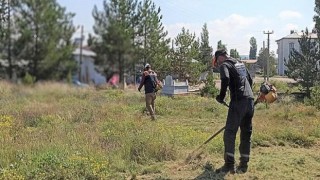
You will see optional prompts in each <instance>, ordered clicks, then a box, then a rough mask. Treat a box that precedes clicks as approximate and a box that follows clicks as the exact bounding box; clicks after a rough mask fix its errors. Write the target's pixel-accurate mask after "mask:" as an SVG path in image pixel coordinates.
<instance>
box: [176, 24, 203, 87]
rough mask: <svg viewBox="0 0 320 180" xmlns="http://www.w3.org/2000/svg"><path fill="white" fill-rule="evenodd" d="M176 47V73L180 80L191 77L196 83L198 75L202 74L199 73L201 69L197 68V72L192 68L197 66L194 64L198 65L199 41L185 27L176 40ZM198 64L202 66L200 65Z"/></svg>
mask: <svg viewBox="0 0 320 180" xmlns="http://www.w3.org/2000/svg"><path fill="white" fill-rule="evenodd" d="M175 46H176V49H175V51H174V57H173V61H172V67H173V71H174V73H176V74H177V75H178V78H179V79H189V78H190V77H191V78H192V81H195V79H197V78H198V77H195V76H196V74H200V73H199V72H198V71H199V70H201V68H196V70H195V69H192V68H191V67H192V66H195V64H193V63H197V59H196V58H198V57H199V41H198V40H197V39H196V35H195V34H194V33H190V32H189V30H186V29H185V28H184V27H183V28H182V30H181V32H180V33H179V34H178V35H177V37H176V38H175ZM194 60H196V61H194ZM198 64H199V66H201V64H200V63H198ZM200 72H201V71H200Z"/></svg>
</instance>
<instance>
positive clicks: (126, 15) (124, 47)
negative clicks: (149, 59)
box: [93, 0, 138, 82]
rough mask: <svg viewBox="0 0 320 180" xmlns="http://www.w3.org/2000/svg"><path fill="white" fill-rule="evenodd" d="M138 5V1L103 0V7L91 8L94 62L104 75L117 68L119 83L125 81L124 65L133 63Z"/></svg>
mask: <svg viewBox="0 0 320 180" xmlns="http://www.w3.org/2000/svg"><path fill="white" fill-rule="evenodd" d="M137 6H138V1H137V0H110V1H107V0H104V1H103V10H101V11H99V10H98V8H97V7H96V6H95V7H94V10H93V17H94V20H95V25H94V32H95V34H96V36H97V39H96V42H95V45H94V46H93V47H94V50H95V51H96V52H97V54H98V59H97V62H96V63H97V64H98V65H101V66H103V68H104V71H105V73H106V74H107V73H108V71H113V72H117V71H118V72H119V75H120V82H123V81H124V73H125V72H127V69H126V68H127V67H130V66H131V65H132V64H133V63H134V53H135V48H134V41H135V35H136V34H135V32H136V30H137V28H138V27H137V25H136V22H137V17H138V14H137Z"/></svg>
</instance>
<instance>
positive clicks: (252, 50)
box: [249, 37, 257, 59]
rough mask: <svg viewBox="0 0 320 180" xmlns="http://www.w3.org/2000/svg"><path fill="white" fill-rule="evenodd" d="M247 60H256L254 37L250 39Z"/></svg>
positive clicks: (255, 41)
mask: <svg viewBox="0 0 320 180" xmlns="http://www.w3.org/2000/svg"><path fill="white" fill-rule="evenodd" d="M249 59H257V40H256V38H254V37H251V38H250V52H249Z"/></svg>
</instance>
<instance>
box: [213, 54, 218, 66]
mask: <svg viewBox="0 0 320 180" xmlns="http://www.w3.org/2000/svg"><path fill="white" fill-rule="evenodd" d="M212 67H218V63H217V59H216V57H214V56H213V58H212Z"/></svg>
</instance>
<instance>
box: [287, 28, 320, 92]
mask: <svg viewBox="0 0 320 180" xmlns="http://www.w3.org/2000/svg"><path fill="white" fill-rule="evenodd" d="M298 41H299V44H300V50H297V49H292V51H291V53H290V56H289V60H285V65H286V66H287V71H286V74H287V75H288V77H290V78H294V79H295V80H298V82H299V83H300V84H301V85H302V87H304V90H305V92H306V94H307V97H310V92H311V89H310V88H311V87H313V86H314V84H315V82H316V81H319V80H320V79H319V72H320V70H319V68H318V67H317V62H318V56H319V54H320V50H319V47H318V44H317V43H316V42H315V41H314V40H312V39H311V37H310V34H309V32H308V29H306V31H305V32H304V33H303V35H302V37H301V38H300V39H299V40H298Z"/></svg>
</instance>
